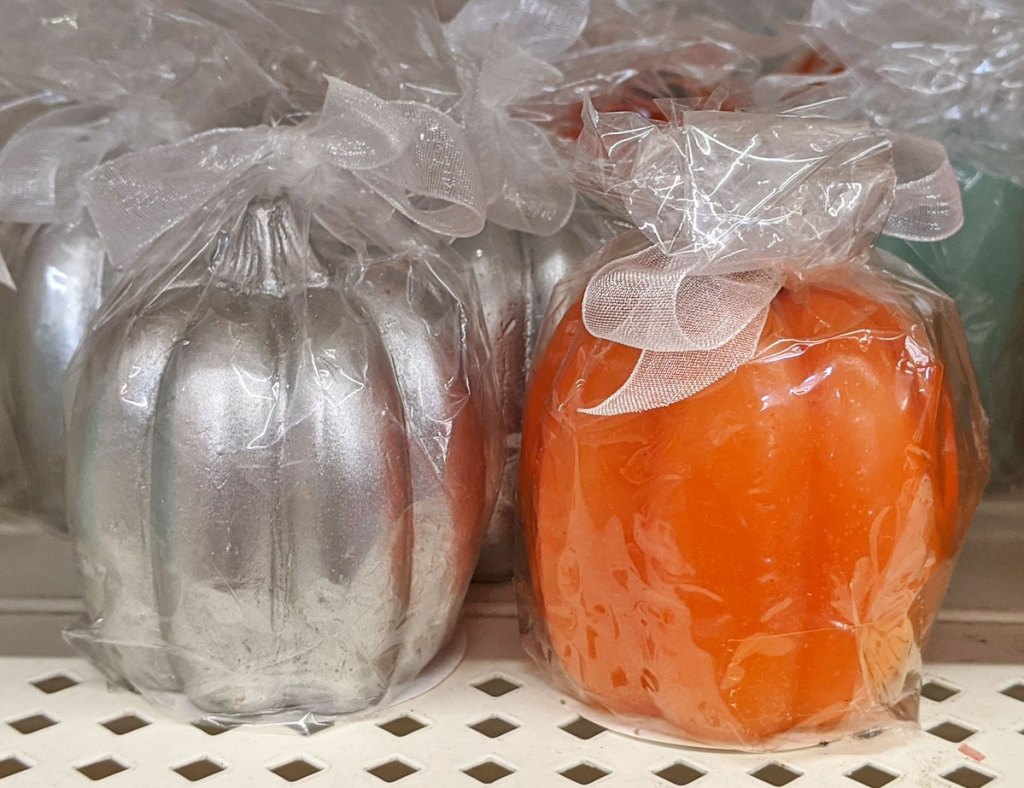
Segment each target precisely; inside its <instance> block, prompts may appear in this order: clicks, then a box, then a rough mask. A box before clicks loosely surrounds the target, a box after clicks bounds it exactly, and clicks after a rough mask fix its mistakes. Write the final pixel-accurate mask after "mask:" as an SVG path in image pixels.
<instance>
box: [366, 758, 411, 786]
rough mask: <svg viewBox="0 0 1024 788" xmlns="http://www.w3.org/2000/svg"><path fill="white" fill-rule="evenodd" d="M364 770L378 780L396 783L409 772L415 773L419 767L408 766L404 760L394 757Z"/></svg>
mask: <svg viewBox="0 0 1024 788" xmlns="http://www.w3.org/2000/svg"><path fill="white" fill-rule="evenodd" d="M366 771H368V772H369V773H370V774H372V775H373V776H374V777H376V778H377V779H378V780H383V781H384V782H386V783H396V782H398V781H399V780H404V779H405V778H406V777H408V776H409V775H410V774H415V773H416V772H418V771H419V769H417V768H416V767H415V766H410V765H409V764H407V763H406V762H405V761H402V760H399V759H398V758H395V759H394V760H392V761H388V762H387V763H382V764H381V765H380V766H374V767H373V768H372V769H367V770H366Z"/></svg>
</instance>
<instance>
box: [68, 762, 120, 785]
mask: <svg viewBox="0 0 1024 788" xmlns="http://www.w3.org/2000/svg"><path fill="white" fill-rule="evenodd" d="M127 768H128V767H127V766H125V765H124V764H123V763H121V762H120V761H117V760H115V759H113V758H104V759H103V760H101V761H96V762H95V763H90V764H87V765H86V766H79V767H78V771H80V772H81V773H82V774H84V775H85V776H86V777H88V778H89V779H90V780H92V781H93V782H96V781H98V780H106V779H107V778H108V777H113V776H114V775H115V774H120V773H121V772H123V771H124V770H125V769H127Z"/></svg>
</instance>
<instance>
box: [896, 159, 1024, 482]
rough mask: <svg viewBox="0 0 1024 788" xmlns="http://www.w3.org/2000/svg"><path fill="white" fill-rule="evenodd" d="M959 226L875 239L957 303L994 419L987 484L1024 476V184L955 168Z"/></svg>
mask: <svg viewBox="0 0 1024 788" xmlns="http://www.w3.org/2000/svg"><path fill="white" fill-rule="evenodd" d="M957 176H958V177H959V179H960V185H961V191H962V193H963V203H964V226H963V229H962V230H961V231H960V232H959V233H957V234H956V235H955V236H953V237H952V238H950V239H949V240H946V241H942V242H941V243H915V242H906V241H899V240H896V239H893V238H883V239H882V241H881V243H880V244H879V245H880V246H881V247H882V248H884V249H886V250H887V251H889V252H892V253H893V254H896V255H898V256H899V257H902V258H903V259H904V260H906V261H907V262H909V263H911V264H912V265H914V266H915V267H916V268H917V269H918V270H920V271H921V272H922V273H924V274H925V275H926V276H928V277H929V278H930V279H931V280H932V281H934V282H935V283H936V284H937V285H939V287H941V288H942V289H943V290H945V291H946V292H947V293H949V294H950V295H951V296H952V297H953V299H954V300H955V301H956V304H957V307H958V308H959V310H960V316H961V318H962V319H963V323H964V330H965V331H966V333H967V341H968V344H969V345H970V349H971V358H972V360H973V361H974V368H975V371H976V373H977V376H978V384H979V386H980V388H981V396H982V401H983V402H984V404H985V409H986V411H987V412H988V414H989V416H990V418H991V420H992V485H993V486H994V487H1003V488H1005V487H1009V486H1013V485H1015V484H1019V483H1021V482H1022V481H1024V188H1021V187H1020V186H1016V185H1015V184H1013V183H1011V182H1010V181H1006V180H1002V179H999V178H994V177H992V176H989V175H984V174H982V173H979V172H977V171H974V170H972V169H968V168H966V167H958V168H957Z"/></svg>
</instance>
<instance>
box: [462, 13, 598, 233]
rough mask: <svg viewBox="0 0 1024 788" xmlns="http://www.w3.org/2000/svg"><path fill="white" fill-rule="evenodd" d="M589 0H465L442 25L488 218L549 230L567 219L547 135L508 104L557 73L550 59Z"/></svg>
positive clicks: (567, 40)
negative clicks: (457, 78)
mask: <svg viewBox="0 0 1024 788" xmlns="http://www.w3.org/2000/svg"><path fill="white" fill-rule="evenodd" d="M589 11H590V0H513V1H512V2H509V0H470V2H469V3H467V4H466V5H465V6H464V7H463V8H462V10H461V11H460V12H459V13H458V14H457V15H456V16H455V18H454V19H453V20H452V21H451V22H450V23H449V24H448V25H447V27H446V30H445V34H446V37H447V39H448V42H449V44H450V46H451V48H452V50H453V52H454V53H455V56H456V67H457V71H458V76H459V82H460V84H461V86H462V99H461V101H460V106H459V108H458V112H459V116H460V118H461V120H462V125H463V128H464V129H465V131H466V135H467V138H468V139H469V143H470V145H471V146H472V148H473V152H474V154H475V155H476V157H477V160H478V161H479V162H481V175H482V178H483V184H484V191H485V193H486V195H487V201H488V211H487V214H488V218H489V219H490V220H491V221H493V222H495V223H496V224H498V225H501V226H502V227H507V228H509V229H513V230H520V231H522V232H528V233H533V234H536V235H551V234H553V233H555V232H557V231H558V230H560V229H561V228H562V227H563V226H564V225H565V223H566V222H567V221H568V220H569V216H570V215H571V214H572V209H573V206H574V204H575V198H576V193H575V190H574V189H573V187H572V183H571V182H570V180H569V178H568V177H567V175H566V174H565V172H564V166H563V165H562V163H561V161H560V159H559V157H558V154H557V152H556V151H555V148H554V146H553V145H552V143H551V141H550V140H549V139H548V136H547V135H546V134H545V133H544V132H543V131H541V130H540V129H539V128H537V127H536V126H535V125H534V124H532V123H530V122H529V121H526V120H522V119H518V118H515V117H514V116H513V113H512V110H511V108H512V107H513V106H514V105H515V104H516V103H517V102H521V101H523V100H524V99H527V98H529V97H531V96H536V95H538V94H540V93H541V92H542V91H543V90H544V89H545V88H547V87H550V86H553V85H556V84H557V83H558V82H559V81H560V80H561V73H560V72H559V71H558V69H556V68H555V67H554V66H552V65H551V64H550V62H549V61H551V60H553V59H554V58H556V57H557V56H558V55H560V54H561V53H562V52H564V51H565V50H566V49H568V48H569V47H570V46H571V45H572V44H573V43H574V42H575V41H576V40H577V39H578V38H579V36H580V34H581V33H582V32H583V29H584V27H586V23H587V17H588V14H589Z"/></svg>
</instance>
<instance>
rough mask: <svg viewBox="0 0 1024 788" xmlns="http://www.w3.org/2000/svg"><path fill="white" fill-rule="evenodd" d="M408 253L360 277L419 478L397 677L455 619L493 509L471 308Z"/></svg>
mask: <svg viewBox="0 0 1024 788" xmlns="http://www.w3.org/2000/svg"><path fill="white" fill-rule="evenodd" d="M421 266H422V264H420V263H417V262H414V261H410V260H409V259H407V258H402V259H398V260H392V261H387V262H382V263H376V264H374V265H372V266H371V267H370V268H369V269H368V270H367V271H366V272H365V273H364V275H363V276H362V277H361V280H360V282H359V283H358V284H357V285H356V286H355V288H354V290H355V293H356V297H357V298H358V300H359V301H360V303H361V304H362V306H363V308H364V310H365V311H366V313H367V314H371V315H374V316H376V322H377V325H378V327H379V329H380V332H381V337H382V338H383V340H384V344H385V346H386V347H387V351H388V355H389V356H390V357H391V363H392V364H393V365H394V370H395V377H396V379H397V381H398V385H399V388H400V390H401V394H402V401H403V402H404V403H405V419H406V421H405V428H406V431H407V433H408V439H409V444H408V445H409V466H410V472H411V477H410V478H411V482H412V495H413V500H412V519H413V532H412V537H413V545H412V557H413V561H412V578H411V588H410V593H409V610H408V615H407V619H406V622H405V626H404V632H403V635H402V647H401V651H400V654H399V678H400V680H406V679H409V678H412V677H413V676H415V675H416V674H417V673H419V672H420V670H422V669H423V668H424V667H425V666H426V664H427V663H428V662H429V661H430V660H431V659H432V658H433V656H434V655H435V654H436V653H437V652H438V650H439V649H440V648H441V646H442V645H444V643H445V642H447V640H448V638H449V637H450V636H451V633H452V631H453V629H454V627H455V624H456V622H457V620H458V615H459V610H460V608H461V606H462V600H463V598H464V597H465V594H466V591H467V590H468V588H469V582H470V579H471V577H472V574H473V568H474V566H475V565H476V562H477V557H478V556H479V554H480V546H481V537H482V531H483V525H484V523H485V522H486V520H487V518H488V515H489V514H490V512H491V505H492V503H493V490H492V489H491V487H492V485H491V484H490V482H489V481H488V466H490V465H493V463H494V459H492V457H491V456H490V453H489V451H488V441H489V440H491V438H490V437H489V436H488V435H487V430H488V429H490V425H489V424H487V423H486V422H485V416H484V412H485V411H484V409H482V408H481V404H482V403H481V398H482V397H485V396H486V394H487V389H486V386H485V385H484V384H483V381H482V380H480V379H479V377H478V372H477V371H475V370H474V369H473V368H472V366H471V365H470V364H469V363H468V360H467V358H466V355H465V352H464V349H463V347H462V333H463V329H462V326H461V323H462V322H463V321H464V320H466V319H469V318H468V315H467V314H466V310H465V309H464V307H463V306H462V305H461V304H460V303H459V301H458V300H457V299H456V298H455V297H454V296H453V294H452V293H451V292H450V291H448V290H447V289H445V288H444V287H442V286H441V283H440V282H439V281H438V280H435V279H434V278H432V277H431V276H428V275H425V274H424V273H423V272H422V271H421V270H418V269H419V267H421Z"/></svg>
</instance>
